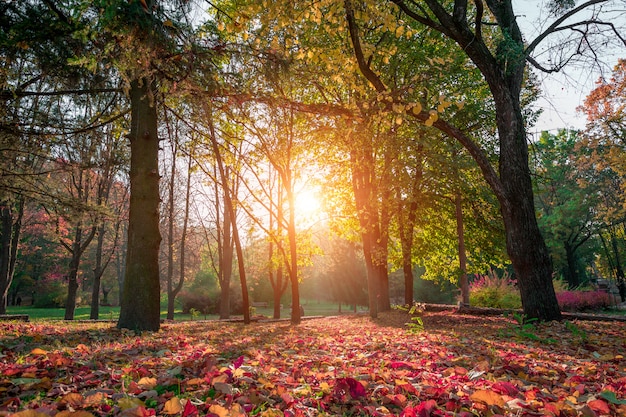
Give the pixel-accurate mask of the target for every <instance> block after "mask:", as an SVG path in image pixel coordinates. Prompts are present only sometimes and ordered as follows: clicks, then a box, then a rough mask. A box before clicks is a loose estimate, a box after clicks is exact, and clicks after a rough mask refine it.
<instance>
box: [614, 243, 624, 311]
mask: <svg viewBox="0 0 626 417" xmlns="http://www.w3.org/2000/svg"><path fill="white" fill-rule="evenodd" d="M611 246H612V248H613V256H614V257H615V258H614V259H615V276H616V277H617V289H618V291H619V297H620V299H621V300H622V302H624V301H626V276H624V268H622V262H621V256H620V253H619V248H618V246H617V236H615V233H613V232H611Z"/></svg>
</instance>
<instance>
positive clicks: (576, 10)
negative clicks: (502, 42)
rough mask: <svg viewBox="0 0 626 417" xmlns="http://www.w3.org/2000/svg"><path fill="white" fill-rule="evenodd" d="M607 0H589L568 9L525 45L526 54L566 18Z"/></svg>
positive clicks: (556, 29) (555, 30)
mask: <svg viewBox="0 0 626 417" xmlns="http://www.w3.org/2000/svg"><path fill="white" fill-rule="evenodd" d="M607 1H608V0H589V1H587V2H585V3H583V4H581V5H580V6H578V7H576V8H574V9H572V10H570V11H569V12H567V13H565V14H564V15H563V16H561V17H560V18H558V19H557V20H555V21H554V22H553V23H552V24H551V25H550V26H548V28H547V29H546V30H545V31H543V32H542V33H540V34H539V35H538V36H537V37H536V38H535V39H534V40H533V41H532V42H531V43H530V44H529V45H528V47H526V50H525V51H524V52H525V54H526V56H530V54H531V53H532V52H533V51H534V50H535V48H537V46H538V45H539V44H540V43H541V42H542V41H543V40H544V39H545V38H547V37H548V36H549V35H551V34H552V33H555V32H557V31H558V28H559V25H560V24H561V23H563V22H565V21H566V20H567V19H569V18H570V17H572V16H574V15H576V14H577V13H579V12H581V11H582V10H584V9H586V8H588V7H590V6H593V5H594V4H600V3H606V2H607Z"/></svg>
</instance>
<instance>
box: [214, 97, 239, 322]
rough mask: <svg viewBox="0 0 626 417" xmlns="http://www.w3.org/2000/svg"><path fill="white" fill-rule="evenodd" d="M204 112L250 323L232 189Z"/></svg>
mask: <svg viewBox="0 0 626 417" xmlns="http://www.w3.org/2000/svg"><path fill="white" fill-rule="evenodd" d="M205 110H206V111H205V113H206V115H207V117H208V120H209V130H210V132H209V139H210V140H211V146H212V148H213V154H214V156H215V160H216V163H217V167H218V170H219V174H220V180H221V181H222V189H223V190H224V206H225V207H226V209H227V210H228V212H229V214H230V217H231V222H230V223H231V227H232V233H233V241H234V243H235V250H236V252H237V267H238V272H239V283H240V284H241V298H242V304H243V322H244V323H245V324H250V298H249V296H248V283H247V280H246V266H245V263H244V258H243V249H242V247H241V240H240V239H239V228H238V227H237V216H236V214H235V207H234V203H233V200H232V197H233V196H232V194H231V193H232V191H231V187H230V184H229V182H228V176H227V174H226V168H225V167H224V161H223V159H222V153H221V152H220V148H219V144H218V143H217V136H216V133H215V127H214V125H213V112H212V110H211V108H210V107H209V105H208V104H207V108H206V109H205Z"/></svg>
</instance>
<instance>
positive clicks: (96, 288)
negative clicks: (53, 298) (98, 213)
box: [89, 221, 106, 320]
mask: <svg viewBox="0 0 626 417" xmlns="http://www.w3.org/2000/svg"><path fill="white" fill-rule="evenodd" d="M105 233H106V228H105V223H104V221H102V222H101V223H100V226H99V227H98V239H97V240H96V265H95V266H94V268H93V284H92V286H91V310H90V312H89V318H90V319H91V320H98V318H99V316H100V286H101V281H102V275H103V274H104V267H103V266H102V253H103V249H104V235H105Z"/></svg>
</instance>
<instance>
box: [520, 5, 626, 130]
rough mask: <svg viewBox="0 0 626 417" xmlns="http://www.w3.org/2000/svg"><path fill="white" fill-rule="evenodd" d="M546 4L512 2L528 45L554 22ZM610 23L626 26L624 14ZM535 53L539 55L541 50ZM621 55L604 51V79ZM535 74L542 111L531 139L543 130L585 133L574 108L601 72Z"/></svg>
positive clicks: (574, 69) (582, 119)
mask: <svg viewBox="0 0 626 417" xmlns="http://www.w3.org/2000/svg"><path fill="white" fill-rule="evenodd" d="M547 3H548V0H513V9H514V10H515V12H516V15H517V19H518V24H519V25H520V28H521V29H522V32H523V33H524V35H525V37H526V41H527V42H530V41H532V40H533V39H534V38H535V37H536V36H537V35H538V34H539V33H541V32H542V31H543V30H544V29H545V28H546V27H548V26H549V24H550V23H552V22H553V21H554V18H551V17H550V16H549V13H548V12H547V10H546V7H545V6H546V4H547ZM576 3H577V4H580V3H581V2H580V1H577V2H576ZM622 10H624V9H623V8H622ZM611 19H612V21H613V22H614V23H616V24H618V25H620V26H626V12H624V11H622V12H621V13H620V14H613V15H611ZM538 52H540V53H541V49H539V50H538ZM620 53H621V56H622V57H626V48H624V49H622V50H621V51H618V50H616V49H610V50H607V51H606V54H605V56H604V57H603V59H604V60H605V61H606V62H607V63H608V66H607V67H606V68H607V69H608V73H605V76H606V75H609V74H610V68H612V67H613V66H614V65H615V63H617V58H618V56H620ZM535 73H536V74H537V75H538V77H539V80H540V82H541V90H542V97H541V98H540V99H539V100H538V102H537V107H539V108H542V109H543V113H542V115H541V117H540V119H539V121H538V123H537V124H536V126H535V127H533V128H532V129H531V130H530V132H531V133H532V134H533V135H539V134H540V132H541V131H543V130H549V131H556V130H558V129H561V128H574V129H584V128H585V125H586V123H587V120H586V117H585V115H584V114H581V113H578V112H577V111H576V108H577V107H579V106H581V105H582V104H583V101H584V100H585V97H586V96H587V95H588V94H589V93H590V92H591V90H592V89H593V88H594V87H595V83H596V81H597V80H598V79H599V77H600V76H601V75H602V73H601V71H600V69H599V68H591V67H590V66H582V67H580V66H579V67H571V68H568V69H566V70H565V71H564V72H563V73H556V74H555V73H553V74H545V73H539V72H537V71H535Z"/></svg>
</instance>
